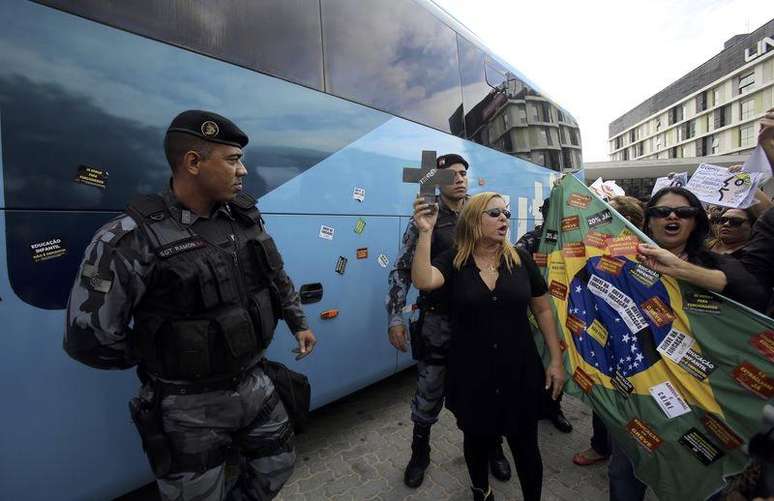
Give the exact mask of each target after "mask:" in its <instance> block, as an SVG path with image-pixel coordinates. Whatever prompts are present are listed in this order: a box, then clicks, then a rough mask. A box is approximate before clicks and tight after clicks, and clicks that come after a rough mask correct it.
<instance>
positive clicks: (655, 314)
mask: <svg viewBox="0 0 774 501" xmlns="http://www.w3.org/2000/svg"><path fill="white" fill-rule="evenodd" d="M640 307H641V308H642V311H643V312H644V313H645V314H646V315H647V316H648V318H649V319H650V321H651V322H653V323H654V324H655V325H656V326H657V327H664V326H665V325H667V324H669V323H672V322H673V321H674V319H675V314H674V313H673V312H672V308H670V307H669V306H668V305H667V304H665V303H664V301H662V300H661V298H660V297H658V296H653V297H652V298H650V299H648V300H647V301H645V302H644V303H642V304H641V305H640Z"/></svg>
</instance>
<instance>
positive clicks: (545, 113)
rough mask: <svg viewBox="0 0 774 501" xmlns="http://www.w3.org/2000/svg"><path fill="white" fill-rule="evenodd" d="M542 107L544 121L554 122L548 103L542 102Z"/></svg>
mask: <svg viewBox="0 0 774 501" xmlns="http://www.w3.org/2000/svg"><path fill="white" fill-rule="evenodd" d="M540 108H541V111H542V112H543V113H542V114H543V117H542V118H543V121H544V122H546V123H552V122H553V120H551V107H550V106H549V105H548V103H541V106H540Z"/></svg>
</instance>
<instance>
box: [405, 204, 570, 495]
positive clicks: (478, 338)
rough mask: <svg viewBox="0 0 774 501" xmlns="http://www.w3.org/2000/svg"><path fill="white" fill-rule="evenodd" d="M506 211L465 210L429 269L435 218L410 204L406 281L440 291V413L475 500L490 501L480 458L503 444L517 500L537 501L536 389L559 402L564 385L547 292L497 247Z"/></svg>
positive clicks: (531, 266)
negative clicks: (447, 317)
mask: <svg viewBox="0 0 774 501" xmlns="http://www.w3.org/2000/svg"><path fill="white" fill-rule="evenodd" d="M510 215H511V214H510V211H509V210H508V209H507V207H506V203H505V200H504V199H503V198H502V197H501V196H500V195H499V194H497V193H493V192H484V193H480V194H478V195H476V196H474V197H472V198H471V199H470V200H469V201H468V202H467V203H466V204H465V206H464V208H463V210H462V213H461V215H460V218H459V221H458V223H457V234H456V238H455V247H454V248H453V249H449V250H448V251H447V252H444V253H442V254H441V255H439V256H438V257H437V258H436V259H435V260H433V262H432V263H431V261H430V241H431V236H432V231H433V227H434V226H435V221H436V219H437V209H436V207H435V206H434V205H433V204H428V203H426V202H425V200H424V199H422V198H417V200H416V201H415V202H414V220H415V221H416V225H417V228H418V229H419V239H418V242H417V248H416V253H415V255H414V261H413V263H412V269H411V277H412V281H413V282H414V286H415V287H417V289H420V290H425V291H429V290H434V289H438V288H440V287H444V286H445V287H448V288H449V295H448V297H449V298H450V299H449V301H450V305H449V311H450V312H452V313H451V314H452V341H451V347H450V352H449V358H448V372H447V383H446V384H447V397H446V406H447V407H448V408H449V410H451V411H452V413H453V414H454V416H455V417H456V418H457V425H458V426H459V428H460V429H461V430H462V431H463V433H464V444H463V448H464V453H465V461H466V463H467V466H468V473H469V474H470V478H471V483H472V484H473V487H472V490H473V495H474V499H476V500H486V501H491V500H493V499H494V496H493V494H492V491H491V488H490V487H489V478H488V452H489V450H490V449H491V443H492V442H493V441H494V440H495V439H496V437H497V436H499V435H505V437H506V438H507V440H508V445H509V446H510V448H511V451H512V452H513V455H514V463H515V466H516V471H517V472H518V475H519V481H520V482H521V488H522V492H523V494H524V499H525V500H526V501H535V500H539V499H540V494H541V490H542V482H543V465H542V461H541V458H540V450H539V449H538V441H537V421H538V417H539V415H538V414H539V410H540V398H541V393H542V389H543V388H541V385H542V384H545V388H551V389H552V393H553V397H554V398H556V397H558V395H559V394H560V393H561V390H562V386H563V385H564V381H565V374H564V369H563V367H562V358H561V350H560V347H559V338H558V336H557V331H556V326H555V325H554V320H553V314H552V311H551V305H550V300H549V298H548V294H547V287H546V283H545V281H544V279H543V277H542V275H541V273H540V271H539V270H538V268H537V266H536V265H535V263H534V262H533V261H532V257H531V256H530V255H529V254H527V253H525V252H522V251H518V250H516V249H515V248H514V247H513V246H512V245H511V244H510V242H509V241H508V239H507V238H506V236H507V233H508V227H509V219H510ZM528 307H529V308H530V309H531V310H532V313H533V314H534V316H535V318H536V320H537V322H538V325H539V327H540V330H541V332H542V333H543V336H544V338H545V343H546V345H547V347H548V350H549V352H550V354H551V363H550V365H549V367H548V369H547V370H546V371H545V381H540V380H539V379H538V378H537V377H535V375H536V374H538V373H539V372H538V367H537V366H536V364H539V363H540V358H539V356H538V354H537V349H536V347H535V343H534V342H533V339H532V334H531V331H530V326H529V322H528V320H527V308H528Z"/></svg>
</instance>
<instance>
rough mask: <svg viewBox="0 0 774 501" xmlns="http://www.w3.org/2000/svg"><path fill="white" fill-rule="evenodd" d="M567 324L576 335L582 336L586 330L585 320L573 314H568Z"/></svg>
mask: <svg viewBox="0 0 774 501" xmlns="http://www.w3.org/2000/svg"><path fill="white" fill-rule="evenodd" d="M565 325H566V326H567V328H568V329H569V330H570V332H572V333H573V334H575V335H576V336H582V335H583V333H584V331H585V330H586V324H585V322H583V320H581V319H580V318H578V317H575V316H573V315H567V323H566V324H565Z"/></svg>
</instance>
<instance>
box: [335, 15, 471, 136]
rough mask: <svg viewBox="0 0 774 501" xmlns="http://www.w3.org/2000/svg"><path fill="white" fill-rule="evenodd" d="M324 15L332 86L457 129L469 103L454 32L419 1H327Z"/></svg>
mask: <svg viewBox="0 0 774 501" xmlns="http://www.w3.org/2000/svg"><path fill="white" fill-rule="evenodd" d="M322 19H323V37H324V41H325V43H324V47H325V67H326V72H325V78H326V89H327V90H328V91H329V92H331V93H333V94H336V95H338V96H342V97H346V98H349V99H354V100H355V101H358V102H361V103H364V104H369V105H372V106H375V107H377V108H380V109H383V110H386V111H389V112H391V113H395V114H396V115H400V116H402V117H405V118H408V119H410V120H415V121H417V122H420V123H423V124H426V125H429V126H431V127H434V128H436V129H440V130H443V131H446V132H451V129H452V127H453V126H452V125H450V122H451V123H452V124H454V123H455V122H457V121H459V119H460V117H459V111H458V109H459V106H460V104H461V102H462V96H461V93H460V76H459V65H458V62H457V44H456V35H455V33H454V31H452V30H451V29H450V28H448V27H447V26H446V25H445V24H443V23H441V22H440V21H439V20H438V19H436V18H435V17H433V16H432V15H431V14H430V13H429V12H427V11H426V10H424V9H421V8H418V6H417V5H416V3H415V2H413V1H411V0H394V1H391V2H382V1H377V0H370V1H364V0H323V2H322ZM454 128H458V126H454Z"/></svg>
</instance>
